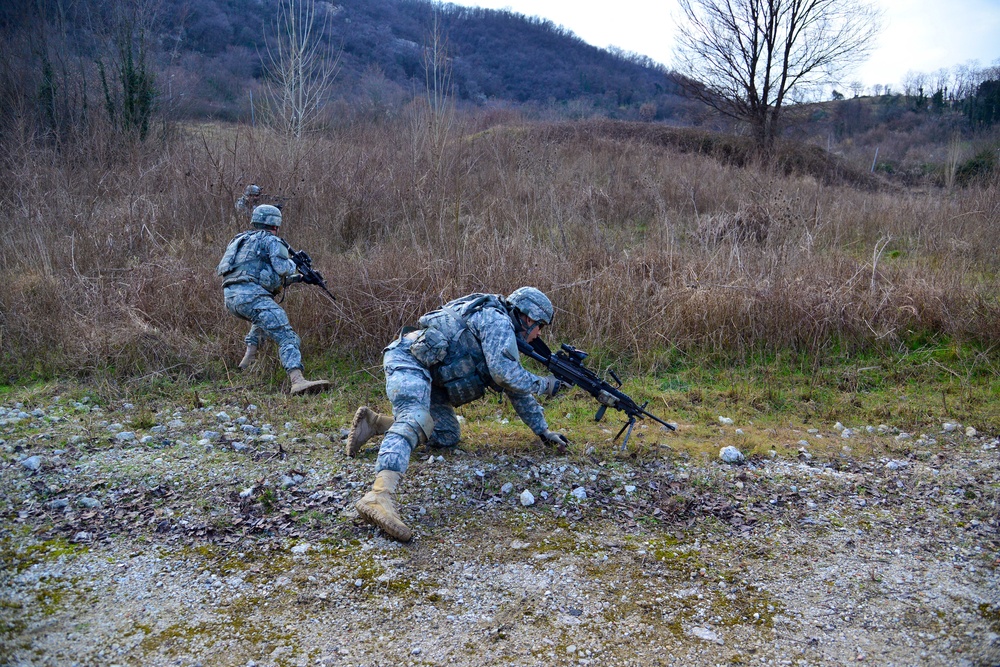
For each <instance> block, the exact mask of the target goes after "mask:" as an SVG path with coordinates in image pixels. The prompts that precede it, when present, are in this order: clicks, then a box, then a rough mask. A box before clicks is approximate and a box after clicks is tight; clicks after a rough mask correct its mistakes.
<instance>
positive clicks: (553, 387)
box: [542, 375, 566, 398]
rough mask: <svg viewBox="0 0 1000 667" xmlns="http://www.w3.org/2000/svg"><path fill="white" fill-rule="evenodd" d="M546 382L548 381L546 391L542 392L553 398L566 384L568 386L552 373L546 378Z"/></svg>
mask: <svg viewBox="0 0 1000 667" xmlns="http://www.w3.org/2000/svg"><path fill="white" fill-rule="evenodd" d="M545 382H546V385H545V391H543V392H542V394H544V395H545V396H548V397H549V398H552V397H553V396H555V395H556V394H558V393H559V390H560V389H562V388H563V387H564V386H566V385H565V384H563V382H562V381H560V380H557V379H556V376H554V375H550V376H548V377H547V378H545Z"/></svg>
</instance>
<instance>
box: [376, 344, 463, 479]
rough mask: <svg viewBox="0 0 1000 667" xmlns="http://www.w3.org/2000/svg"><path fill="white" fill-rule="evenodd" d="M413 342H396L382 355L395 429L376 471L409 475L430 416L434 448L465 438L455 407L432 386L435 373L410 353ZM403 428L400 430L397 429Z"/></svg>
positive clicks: (429, 440) (382, 448) (380, 454)
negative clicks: (432, 373)
mask: <svg viewBox="0 0 1000 667" xmlns="http://www.w3.org/2000/svg"><path fill="white" fill-rule="evenodd" d="M410 343H411V341H409V340H407V339H405V338H403V339H401V340H397V341H394V342H393V343H391V344H390V345H389V346H388V347H387V348H385V352H384V354H383V356H382V368H383V370H384V371H385V393H386V395H387V396H388V397H389V401H390V402H391V403H392V417H393V422H394V428H393V429H392V430H390V431H389V432H388V433H386V434H385V437H384V438H383V439H382V445H381V446H380V447H379V450H378V460H377V461H376V463H375V471H376V472H378V471H380V470H393V471H396V472H399V473H404V472H406V468H407V466H408V465H409V462H410V453H411V452H412V451H413V449H414V448H415V447H416V446H417V445H418V444H419V440H420V438H419V437H415V436H413V435H410V434H416V433H417V432H418V431H420V430H421V428H420V425H421V424H426V423H427V417H428V415H429V416H430V418H431V419H433V420H434V427H433V431H432V432H431V434H430V437H428V438H427V444H428V445H430V446H431V447H454V446H455V445H457V444H458V441H459V439H460V438H461V427H460V426H459V424H458V417H456V416H455V408H453V407H452V406H451V404H450V403H448V398H447V395H446V393H445V392H444V391H443V390H440V389H438V388H436V387H433V386H432V385H431V374H430V371H428V370H427V369H426V368H424V367H423V365H421V364H420V362H419V361H417V360H416V359H414V358H413V355H411V354H410ZM397 425H398V426H399V427H401V428H396V426H397Z"/></svg>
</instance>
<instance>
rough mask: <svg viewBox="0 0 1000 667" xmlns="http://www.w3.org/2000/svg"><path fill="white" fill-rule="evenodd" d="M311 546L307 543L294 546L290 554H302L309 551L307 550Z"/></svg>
mask: <svg viewBox="0 0 1000 667" xmlns="http://www.w3.org/2000/svg"><path fill="white" fill-rule="evenodd" d="M311 546H312V545H311V544H309V543H308V542H303V543H302V544H296V545H295V546H294V547H292V553H293V554H297V555H301V554H304V553H305V552H307V551H309V548H310V547H311Z"/></svg>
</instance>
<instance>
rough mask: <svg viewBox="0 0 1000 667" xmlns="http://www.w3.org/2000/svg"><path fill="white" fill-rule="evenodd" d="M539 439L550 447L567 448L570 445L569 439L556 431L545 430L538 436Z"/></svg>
mask: <svg viewBox="0 0 1000 667" xmlns="http://www.w3.org/2000/svg"><path fill="white" fill-rule="evenodd" d="M538 437H539V438H541V439H542V442H544V443H546V444H549V445H556V446H558V447H565V446H566V445H568V444H569V438H567V437H566V436H565V435H563V434H562V433H557V432H556V431H550V430H549V429H545V430H544V431H542V432H541V433H539V434H538Z"/></svg>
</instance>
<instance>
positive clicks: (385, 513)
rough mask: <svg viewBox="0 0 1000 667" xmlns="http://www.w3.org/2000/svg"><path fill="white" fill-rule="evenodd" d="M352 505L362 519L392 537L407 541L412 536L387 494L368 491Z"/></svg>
mask: <svg viewBox="0 0 1000 667" xmlns="http://www.w3.org/2000/svg"><path fill="white" fill-rule="evenodd" d="M354 506H355V507H356V508H357V510H358V515H359V516H360V517H361V518H362V519H364V520H365V521H367V522H368V523H370V524H372V525H373V526H378V527H379V528H381V529H382V530H383V531H385V534H386V535H388V536H389V537H391V538H392V539H394V540H398V541H399V542H409V541H410V539H411V538H412V537H413V531H411V530H410V529H409V528H408V527H407V525H406V524H405V523H403V521H402V520H401V519H400V518H399V514H398V513H397V512H396V506H395V504H394V503H393V502H392V497H391V496H390V495H389V494H387V493H376V492H375V491H369V492H368V493H366V494H365V496H364V497H363V498H362V499H361V500H359V501H358V502H357V503H355V505H354Z"/></svg>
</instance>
